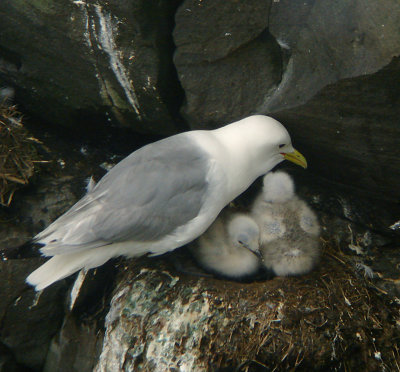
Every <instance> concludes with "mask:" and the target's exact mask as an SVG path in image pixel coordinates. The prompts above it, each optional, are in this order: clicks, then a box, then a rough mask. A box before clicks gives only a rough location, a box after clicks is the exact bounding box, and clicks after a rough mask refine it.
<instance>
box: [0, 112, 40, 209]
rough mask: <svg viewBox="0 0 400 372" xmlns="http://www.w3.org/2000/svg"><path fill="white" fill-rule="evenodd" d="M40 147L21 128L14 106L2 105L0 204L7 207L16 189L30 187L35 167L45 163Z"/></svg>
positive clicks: (0, 123)
mask: <svg viewBox="0 0 400 372" xmlns="http://www.w3.org/2000/svg"><path fill="white" fill-rule="evenodd" d="M38 144H41V142H40V141H39V140H37V139H36V138H34V137H32V136H31V135H30V134H29V132H28V131H27V129H26V128H25V127H24V126H23V124H22V115H21V113H19V112H18V111H17V109H16V107H15V106H11V107H7V106H4V105H0V204H1V205H2V206H6V207H8V206H9V205H10V204H11V202H12V200H13V196H14V193H15V191H16V190H17V189H19V188H21V187H22V186H24V185H27V184H28V183H29V178H31V177H32V176H33V174H34V170H35V165H37V163H43V162H46V161H43V160H41V159H40V156H39V154H38V152H37V149H36V146H37V145H38Z"/></svg>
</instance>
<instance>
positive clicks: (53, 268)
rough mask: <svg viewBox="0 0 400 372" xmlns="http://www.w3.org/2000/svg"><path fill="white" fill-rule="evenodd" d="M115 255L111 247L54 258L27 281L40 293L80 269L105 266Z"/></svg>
mask: <svg viewBox="0 0 400 372" xmlns="http://www.w3.org/2000/svg"><path fill="white" fill-rule="evenodd" d="M107 248H108V249H107ZM113 253H115V252H114V251H113V250H112V249H109V247H100V248H94V249H89V250H87V251H83V252H75V253H69V254H62V255H58V256H54V257H52V258H51V259H50V260H48V261H47V262H46V263H45V264H43V265H42V266H40V267H39V268H38V269H36V270H35V271H34V272H33V273H32V274H30V275H29V276H28V277H27V278H26V281H27V283H29V284H31V285H32V286H34V287H35V289H36V290H37V291H40V290H42V289H44V288H46V287H48V286H49V285H51V284H53V283H54V282H56V281H58V280H61V279H64V278H66V277H67V276H69V275H71V274H73V273H75V272H77V271H78V270H80V269H83V268H85V269H87V270H88V269H91V268H93V267H97V266H100V265H103V264H104V263H105V262H107V261H108V260H109V259H110V258H111V257H113V256H115V254H113Z"/></svg>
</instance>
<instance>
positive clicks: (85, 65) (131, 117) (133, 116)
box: [0, 0, 182, 135]
mask: <svg viewBox="0 0 400 372" xmlns="http://www.w3.org/2000/svg"><path fill="white" fill-rule="evenodd" d="M174 3H176V2H174V1H172V2H165V3H160V2H157V1H141V0H138V1H130V2H124V1H111V2H110V1H100V2H98V1H96V2H95V1H69V2H67V3H65V2H64V1H55V2H52V3H47V2H34V3H31V2H29V1H21V2H18V3H16V2H14V1H3V2H2V3H1V5H0V14H1V15H2V17H1V18H2V22H1V26H0V79H1V80H2V81H3V82H4V83H5V84H7V85H11V86H14V87H16V88H17V94H16V97H17V99H18V100H19V101H20V102H22V103H23V105H24V109H25V111H27V112H31V113H32V114H33V115H35V117H36V118H38V119H39V120H41V121H43V122H47V123H49V124H50V123H52V122H56V123H57V125H64V126H86V127H87V126H90V127H91V128H97V127H98V126H101V125H104V123H107V122H108V123H111V124H115V125H120V126H131V127H135V129H136V131H138V132H142V133H158V134H164V135H166V134H171V133H173V132H175V131H176V130H177V126H176V123H177V117H176V116H177V109H178V105H179V102H180V100H181V97H182V92H181V89H180V87H179V85H178V84H177V82H176V79H175V77H174V68H173V66H172V62H171V56H170V55H169V54H170V53H171V48H172V47H171V45H172V37H171V29H172V24H173V15H174V8H175V7H176V5H174ZM5 15H7V16H5ZM15 30H18V32H15ZM174 119H175V120H174ZM102 123H103V124H102ZM155 123H161V124H162V125H156V124H155ZM178 127H179V125H178Z"/></svg>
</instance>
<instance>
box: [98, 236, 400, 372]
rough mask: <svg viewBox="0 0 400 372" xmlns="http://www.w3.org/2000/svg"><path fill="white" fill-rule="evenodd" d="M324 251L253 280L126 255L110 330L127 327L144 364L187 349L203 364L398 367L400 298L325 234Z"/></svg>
mask: <svg viewBox="0 0 400 372" xmlns="http://www.w3.org/2000/svg"><path fill="white" fill-rule="evenodd" d="M323 251H324V253H323V256H322V260H321V262H320V265H319V266H318V267H317V268H316V269H315V270H314V271H313V272H312V273H310V274H307V275H303V276H299V277H290V278H279V277H277V278H274V279H272V280H269V281H259V282H253V283H248V284H244V283H236V282H229V281H225V280H218V279H215V278H212V277H205V278H200V279H199V278H196V277H193V276H190V275H189V276H188V275H185V274H183V275H182V274H180V273H179V272H176V271H175V270H174V269H172V268H171V266H170V265H169V264H168V262H166V260H165V258H160V259H158V260H157V259H156V258H152V259H142V260H133V261H131V262H129V261H128V263H129V264H128V266H127V267H129V270H126V271H125V270H124V271H121V277H120V283H121V288H124V289H123V291H122V292H120V291H119V290H117V291H116V293H117V294H118V296H119V295H120V294H121V293H124V296H125V295H126V294H127V293H129V295H126V296H127V298H126V300H123V297H124V296H121V297H118V296H116V297H115V298H118V301H120V303H118V306H120V307H118V306H117V307H118V309H120V310H121V309H122V310H121V313H122V314H123V316H121V318H120V320H119V322H120V323H121V324H119V327H116V328H115V329H114V328H113V327H114V326H115V324H114V323H113V326H112V327H109V329H108V330H107V332H108V333H109V334H113V332H116V333H118V332H117V331H116V330H117V329H120V330H122V331H121V333H122V334H124V336H123V337H126V338H127V340H128V341H127V348H126V350H128V351H127V352H126V353H127V355H128V354H129V357H130V358H132V361H131V362H132V366H134V367H135V368H137V369H139V368H138V366H141V368H142V369H141V370H154V369H157V368H158V369H159V370H164V369H163V368H164V367H165V366H164V365H168V366H174V365H179V364H180V363H184V362H185V361H186V362H187V360H188V358H189V356H191V357H192V361H193V363H194V364H193V365H195V366H196V370H199V371H200V370H213V371H221V372H222V371H223V372H225V371H237V372H257V371H294V370H296V371H310V370H313V371H326V370H338V371H360V370H364V371H377V370H400V367H399V366H400V350H399V348H398V346H397V345H398V340H399V339H400V331H399V324H400V318H399V310H400V308H399V306H398V303H397V302H396V300H395V299H393V298H391V297H390V296H387V294H386V293H385V292H384V291H383V290H381V289H379V288H378V287H377V286H376V285H375V281H374V280H373V279H371V278H370V275H368V273H367V272H361V271H360V270H358V268H357V267H356V266H355V265H354V262H353V261H352V259H351V257H349V256H346V255H344V254H342V253H341V252H340V251H337V250H336V249H334V248H333V247H332V246H331V245H330V244H327V243H326V242H325V243H324V249H323ZM144 267H145V268H144ZM169 273H172V274H169ZM126 276H128V277H129V279H128V278H127V277H126ZM171 278H172V279H171ZM127 283H131V284H130V285H131V286H132V288H131V289H130V290H129V289H128V288H125V287H126V285H127ZM168 283H169V284H168ZM124 332H125V333H124ZM109 334H107V337H108V338H110V335H109ZM107 337H106V339H105V340H106V341H105V344H107V340H108V338H107ZM123 337H122V336H121V334H118V339H123ZM110 339H112V337H111V338H110ZM129 345H131V346H129ZM132 345H134V346H132ZM138 345H139V346H140V347H141V348H142V349H143V350H158V347H160V349H162V350H163V358H164V359H163V360H160V359H159V358H157V357H156V356H155V354H154V353H153V354H154V355H153V354H151V353H149V352H147V353H146V352H145V353H142V354H140V353H139V351H140V350H139V349H138ZM171 345H172V346H171ZM110 347H111V349H112V348H113V347H114V346H110ZM129 348H131V349H129ZM122 349H123V347H122ZM142 349H141V350H142ZM124 350H125V349H124ZM114 351H115V352H116V354H118V352H119V351H120V350H114ZM118 355H119V354H118ZM132 355H139V356H138V357H137V358H133V357H132ZM126 358H127V357H126ZM155 365H157V368H154V366H155ZM160 366H161V367H162V368H161V367H160ZM134 367H132V369H135V368H134ZM126 370H129V368H127V369H126ZM165 370H166V369H165Z"/></svg>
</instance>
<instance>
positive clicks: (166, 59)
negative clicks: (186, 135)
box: [157, 0, 190, 131]
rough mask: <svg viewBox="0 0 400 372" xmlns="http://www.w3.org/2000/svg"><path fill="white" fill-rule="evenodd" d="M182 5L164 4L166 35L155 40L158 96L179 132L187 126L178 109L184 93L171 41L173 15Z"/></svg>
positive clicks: (174, 46) (179, 2)
mask: <svg viewBox="0 0 400 372" xmlns="http://www.w3.org/2000/svg"><path fill="white" fill-rule="evenodd" d="M182 3H183V1H182V0H175V1H171V2H166V4H165V7H166V8H167V9H162V15H164V14H167V15H168V17H165V16H163V17H160V18H162V22H163V28H164V29H165V33H166V35H167V36H166V35H159V37H158V38H157V48H158V50H159V58H160V63H159V67H160V69H159V77H160V85H159V90H160V95H161V97H162V99H163V101H164V102H165V103H166V105H167V107H168V110H169V113H170V115H171V117H172V118H173V120H174V123H175V126H176V127H177V128H178V130H179V131H184V130H188V129H190V128H189V125H188V124H187V123H186V122H185V120H184V119H183V117H182V115H181V114H180V109H181V107H182V105H183V102H184V98H185V92H184V90H183V88H182V85H181V83H180V81H179V77H178V72H177V70H176V67H175V64H174V61H173V57H174V53H175V50H176V45H175V43H174V39H173V30H174V28H175V13H176V10H177V9H178V7H179V6H180V5H181V4H182Z"/></svg>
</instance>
